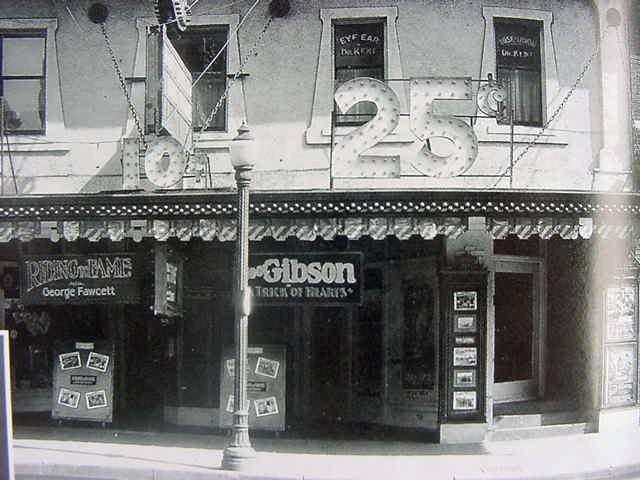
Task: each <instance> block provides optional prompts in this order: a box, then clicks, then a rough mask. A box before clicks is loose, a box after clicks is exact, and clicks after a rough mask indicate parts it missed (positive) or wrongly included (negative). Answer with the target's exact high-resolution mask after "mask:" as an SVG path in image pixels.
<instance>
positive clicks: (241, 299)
mask: <svg viewBox="0 0 640 480" xmlns="http://www.w3.org/2000/svg"><path fill="white" fill-rule="evenodd" d="M229 150H230V152H229V153H230V154H231V164H232V165H233V168H234V169H235V178H236V184H237V186H238V226H237V235H236V237H237V238H236V261H235V269H236V270H235V275H234V278H235V280H234V283H235V284H234V302H233V303H234V309H235V311H234V315H235V328H234V344H235V368H234V376H233V439H232V441H231V443H230V444H229V445H228V446H227V448H225V450H224V452H223V455H222V468H224V469H227V470H244V469H246V468H247V467H248V466H249V464H250V462H251V460H252V459H253V458H254V457H255V455H256V452H255V450H254V449H253V447H252V446H251V440H250V439H249V402H248V401H247V350H248V324H249V313H250V300H251V296H250V295H251V292H250V290H249V286H248V276H249V273H248V270H249V232H248V230H249V185H250V183H251V170H252V169H253V162H254V158H255V156H254V155H255V154H254V141H253V136H252V135H251V133H250V131H249V128H248V127H247V126H246V125H245V124H244V123H243V124H242V125H241V126H240V128H239V129H238V135H237V136H236V137H235V138H234V139H233V141H232V142H231V145H230V148H229Z"/></svg>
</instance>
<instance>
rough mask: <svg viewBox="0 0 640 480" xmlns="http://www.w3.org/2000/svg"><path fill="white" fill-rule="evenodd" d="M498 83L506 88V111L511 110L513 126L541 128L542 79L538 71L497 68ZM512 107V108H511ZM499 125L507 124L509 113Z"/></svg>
mask: <svg viewBox="0 0 640 480" xmlns="http://www.w3.org/2000/svg"><path fill="white" fill-rule="evenodd" d="M497 78H498V81H500V82H502V83H503V84H504V85H505V86H506V88H507V101H506V102H505V103H506V107H507V109H510V108H512V109H513V124H514V125H525V126H533V127H541V126H542V79H541V76H540V72H539V71H532V70H524V69H510V68H498V72H497ZM511 105H513V107H511ZM506 113H507V114H506V115H505V116H504V117H500V121H499V123H502V124H507V125H508V124H509V117H510V116H511V113H510V112H509V111H507V112H506Z"/></svg>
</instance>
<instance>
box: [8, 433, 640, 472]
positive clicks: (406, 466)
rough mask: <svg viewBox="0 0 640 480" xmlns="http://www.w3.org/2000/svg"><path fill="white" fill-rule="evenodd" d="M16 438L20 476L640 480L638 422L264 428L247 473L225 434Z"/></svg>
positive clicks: (25, 435) (33, 435)
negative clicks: (430, 435) (414, 435)
mask: <svg viewBox="0 0 640 480" xmlns="http://www.w3.org/2000/svg"><path fill="white" fill-rule="evenodd" d="M15 437H16V438H15V441H14V458H15V468H16V475H17V479H18V480H35V479H44V478H49V479H56V480H59V479H99V480H102V479H104V480H106V479H110V480H111V479H113V480H115V479H117V480H120V479H127V480H133V479H135V480H138V479H139V480H147V479H148V480H169V479H179V480H205V479H206V480H211V479H247V480H249V479H265V480H266V479H273V480H275V479H283V480H284V479H287V480H293V479H304V480H321V479H393V478H398V479H400V478H402V479H403V480H404V479H429V480H437V479H443V480H444V479H447V480H454V479H455V480H488V479H496V480H512V479H558V480H560V479H562V480H568V479H579V478H584V479H590V480H594V479H610V478H620V479H622V478H625V479H631V478H637V479H640V429H638V430H635V431H633V432H619V433H616V434H583V435H570V436H561V437H550V438H543V439H534V440H517V441H505V442H484V443H481V444H465V445H439V444H432V443H419V442H410V441H395V440H388V441H369V440H346V441H345V440H319V439H303V438H273V437H265V436H260V437H258V438H252V442H253V445H254V447H255V449H256V451H257V457H256V459H255V461H254V465H253V466H252V468H251V469H250V470H249V471H247V472H244V473H238V472H228V471H224V470H221V469H220V462H221V458H222V450H223V449H224V447H225V446H226V445H227V443H228V438H227V437H225V436H223V435H204V434H182V433H149V432H133V431H121V430H116V429H100V428H75V427H74V428H71V427H58V428H37V427H29V428H26V429H21V428H18V429H16V434H15Z"/></svg>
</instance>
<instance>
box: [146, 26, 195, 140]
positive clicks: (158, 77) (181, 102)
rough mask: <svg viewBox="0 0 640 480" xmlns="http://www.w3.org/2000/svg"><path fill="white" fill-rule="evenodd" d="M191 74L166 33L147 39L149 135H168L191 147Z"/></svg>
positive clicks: (154, 31)
mask: <svg viewBox="0 0 640 480" xmlns="http://www.w3.org/2000/svg"><path fill="white" fill-rule="evenodd" d="M191 83H192V80H191V73H190V72H189V70H188V69H187V67H186V66H185V64H184V62H183V61H182V59H181V58H180V55H178V52H176V50H175V48H174V47H173V45H172V44H171V41H170V40H169V39H168V38H167V34H166V30H165V29H161V30H158V29H151V30H150V32H149V35H148V37H147V93H146V97H147V101H146V104H147V117H146V118H147V121H146V125H147V131H148V132H149V131H151V132H153V133H156V134H169V135H171V136H172V137H173V138H174V139H175V140H177V141H178V142H179V143H180V144H181V145H182V146H183V147H184V148H186V149H189V148H190V147H191V142H192V137H193V129H192V117H191V115H192V113H191V110H192V103H191Z"/></svg>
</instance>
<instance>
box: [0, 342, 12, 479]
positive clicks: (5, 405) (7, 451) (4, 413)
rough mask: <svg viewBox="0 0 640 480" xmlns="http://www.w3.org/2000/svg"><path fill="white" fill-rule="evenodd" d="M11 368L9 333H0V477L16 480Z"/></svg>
mask: <svg viewBox="0 0 640 480" xmlns="http://www.w3.org/2000/svg"><path fill="white" fill-rule="evenodd" d="M10 377H11V374H10V368H9V332H8V331H7V330H2V331H0V420H1V424H2V425H1V427H2V428H0V432H2V433H1V435H0V477H1V478H4V479H6V480H13V479H14V478H15V476H14V475H15V473H14V467H13V422H12V415H11V380H10Z"/></svg>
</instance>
